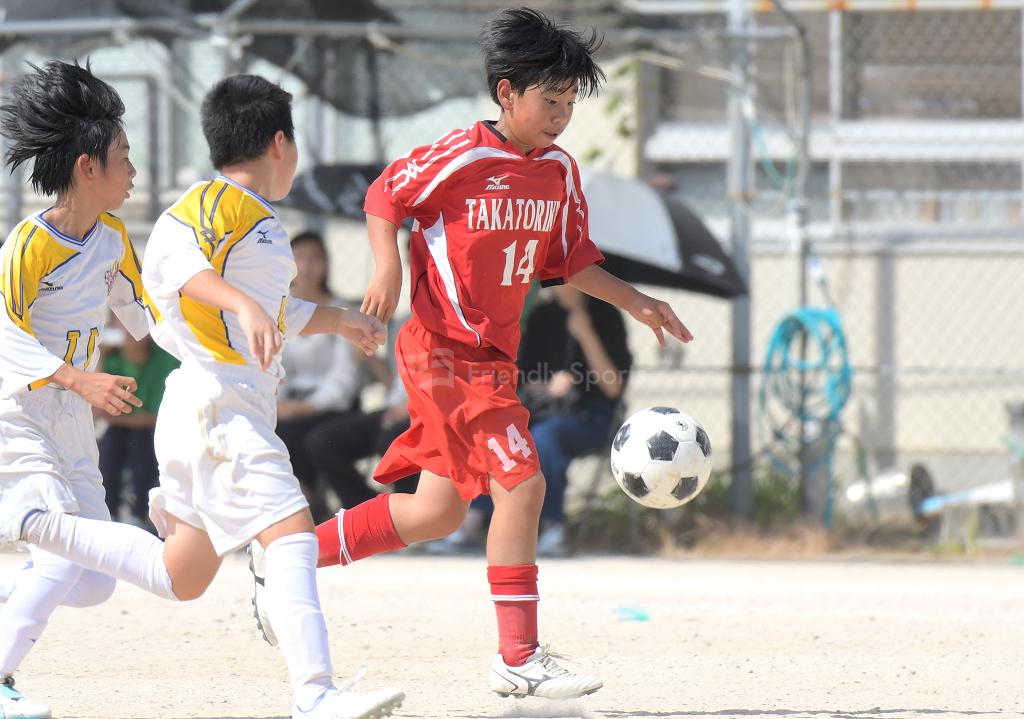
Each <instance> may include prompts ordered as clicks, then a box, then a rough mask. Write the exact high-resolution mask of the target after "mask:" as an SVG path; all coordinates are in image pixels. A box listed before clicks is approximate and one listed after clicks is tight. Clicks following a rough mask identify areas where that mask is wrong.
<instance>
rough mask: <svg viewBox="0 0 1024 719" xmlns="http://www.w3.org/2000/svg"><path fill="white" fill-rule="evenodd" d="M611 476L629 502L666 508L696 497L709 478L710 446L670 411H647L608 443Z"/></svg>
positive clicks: (688, 421)
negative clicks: (609, 446) (610, 448)
mask: <svg viewBox="0 0 1024 719" xmlns="http://www.w3.org/2000/svg"><path fill="white" fill-rule="evenodd" d="M612 474H613V475H615V481H616V482H618V483H619V486H620V487H622V491H623V492H625V493H626V494H627V495H628V496H629V498H630V499H632V500H634V501H636V502H639V503H640V504H642V505H644V506H645V507H652V508H654V509H670V508H672V507H678V506H680V505H683V504H686V503H687V502H689V501H690V500H691V499H693V498H694V497H696V496H697V495H698V494H700V491H701V490H702V489H704V486H705V485H706V484H707V483H708V477H710V476H711V441H710V440H709V439H708V433H707V432H705V431H704V428H703V427H701V426H700V425H699V424H698V423H697V421H696V420H695V419H694V418H693V417H691V416H690V415H688V414H684V413H683V412H680V411H679V410H677V409H673V408H672V407H650V408H649V409H644V410H641V411H639V412H637V413H636V414H634V415H633V416H632V417H630V418H629V419H627V420H626V421H625V423H623V425H622V427H621V428H619V431H618V432H617V433H616V435H615V439H614V440H613V441H612Z"/></svg>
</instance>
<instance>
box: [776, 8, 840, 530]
mask: <svg viewBox="0 0 1024 719" xmlns="http://www.w3.org/2000/svg"><path fill="white" fill-rule="evenodd" d="M772 2H773V3H774V4H775V8H776V9H777V10H778V11H779V13H780V14H781V15H782V16H783V18H785V20H786V21H787V22H788V23H789V24H790V26H792V28H793V29H794V30H795V31H796V43H795V47H794V50H795V54H796V75H797V82H799V88H800V135H799V137H800V146H799V148H798V150H797V152H798V156H797V164H796V184H795V187H794V193H793V197H792V199H791V200H790V203H789V215H790V222H791V223H792V225H793V230H794V232H795V233H796V241H797V247H798V248H799V256H800V271H799V276H800V307H806V306H807V304H808V302H809V299H810V289H809V286H808V285H809V283H808V267H809V265H810V261H811V245H810V241H809V240H808V237H807V203H808V198H807V180H808V177H809V176H810V159H811V158H810V152H811V144H810V138H811V64H810V62H809V57H810V51H809V49H808V47H807V32H806V30H805V29H804V27H803V25H801V24H800V22H799V21H798V20H797V19H796V17H794V16H793V14H792V13H790V12H789V11H788V10H787V9H786V7H785V6H784V5H783V4H782V1H781V0H772ZM806 366H807V334H806V333H803V334H801V336H800V417H799V432H800V437H799V440H800V455H799V461H800V488H801V492H802V494H803V497H804V503H805V504H804V506H805V509H815V510H817V509H819V508H818V507H815V506H814V505H815V504H817V502H809V501H808V500H809V499H810V498H811V497H820V498H821V499H822V500H823V502H822V505H823V506H822V507H820V509H821V510H822V511H823V516H822V518H823V520H824V522H825V524H826V525H828V524H829V521H830V518H829V516H828V515H829V505H830V502H829V496H828V495H829V492H830V487H829V485H830V484H831V478H830V476H829V472H828V469H827V467H826V468H825V470H826V471H824V472H816V473H815V476H814V477H812V476H811V473H810V471H809V464H810V461H809V459H810V458H809V456H808V455H809V453H810V452H811V451H814V453H815V455H818V454H820V452H822V451H825V450H824V448H823V447H821V446H818V447H810V446H808V443H807V432H808V427H807V422H806V415H807V413H806V411H805V410H806V407H807V394H808V389H807V370H806ZM827 431H828V429H827V428H822V429H821V430H820V432H821V433H822V434H824V433H826V432H827ZM816 461H818V462H820V457H818V458H816ZM818 482H821V483H824V484H825V486H824V487H821V486H819V487H812V486H811V484H812V483H818Z"/></svg>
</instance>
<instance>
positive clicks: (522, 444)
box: [487, 424, 533, 472]
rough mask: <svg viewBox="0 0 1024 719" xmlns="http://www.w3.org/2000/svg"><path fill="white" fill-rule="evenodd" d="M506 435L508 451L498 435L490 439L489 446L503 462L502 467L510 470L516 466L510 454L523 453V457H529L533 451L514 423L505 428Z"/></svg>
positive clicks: (506, 470)
mask: <svg viewBox="0 0 1024 719" xmlns="http://www.w3.org/2000/svg"><path fill="white" fill-rule="evenodd" d="M505 435H506V436H507V438H508V451H507V452H506V451H505V448H504V447H502V446H501V442H499V441H498V438H497V437H491V438H490V439H488V440H487V447H488V448H489V449H490V450H491V451H492V452H494V454H495V456H496V457H497V458H498V461H499V462H501V469H502V470H503V471H505V472H508V471H510V470H511V469H512V468H514V467H515V466H516V461H515V460H514V459H512V457H511V456H509V455H516V454H521V455H522V456H523V459H527V458H529V457H530V456H531V455H532V454H533V452H532V451H531V450H530V443H529V442H527V441H526V439H525V438H524V437H523V435H522V434H521V433H520V432H519V430H518V429H516V426H515V425H514V424H510V425H509V426H508V427H506V428H505Z"/></svg>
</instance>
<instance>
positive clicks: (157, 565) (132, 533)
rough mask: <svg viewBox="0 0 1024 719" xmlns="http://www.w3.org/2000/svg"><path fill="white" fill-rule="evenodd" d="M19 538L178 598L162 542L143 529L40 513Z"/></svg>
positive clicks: (23, 529)
mask: <svg viewBox="0 0 1024 719" xmlns="http://www.w3.org/2000/svg"><path fill="white" fill-rule="evenodd" d="M21 536H22V537H23V538H24V539H25V541H27V542H29V543H31V544H35V545H37V546H38V547H40V548H41V549H45V550H46V551H47V552H52V553H53V554H57V555H59V556H61V557H64V558H65V559H69V560H71V561H72V562H74V563H75V564H79V565H81V566H82V567H84V568H85V569H91V570H93V571H94V572H101V573H103V574H109V575H110V576H112V577H116V578H117V579H121V580H123V581H126V582H130V583H132V584H134V585H135V586H137V587H141V588H142V589H145V590H146V591H147V592H152V593H153V594H155V595H157V596H158V597H163V598H164V599H177V597H175V596H174V591H173V590H172V589H171V576H170V575H169V574H168V573H167V567H166V566H165V565H164V543H163V542H161V541H160V540H159V539H157V538H156V537H154V536H153V535H152V534H150V533H149V532H147V531H146V530H144V529H139V528H138V527H133V526H131V525H129V524H121V523H120V522H105V521H100V520H97V519H85V518H83V517H76V516H74V515H71V514H62V513H61V512H50V511H45V512H36V513H35V514H31V515H29V516H28V517H27V518H26V519H25V524H24V525H23V526H22V532H21Z"/></svg>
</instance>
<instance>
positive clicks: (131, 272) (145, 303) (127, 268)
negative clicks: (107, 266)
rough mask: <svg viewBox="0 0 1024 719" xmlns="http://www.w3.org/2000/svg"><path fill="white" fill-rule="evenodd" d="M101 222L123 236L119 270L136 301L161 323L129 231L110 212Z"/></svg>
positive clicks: (101, 218)
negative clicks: (145, 282) (147, 290)
mask: <svg viewBox="0 0 1024 719" xmlns="http://www.w3.org/2000/svg"><path fill="white" fill-rule="evenodd" d="M100 221H101V222H103V224H105V225H106V226H107V227H110V228H112V229H114V230H117V231H118V232H119V233H120V234H121V241H122V242H123V243H124V256H123V257H122V258H121V264H120V265H119V266H118V270H119V271H120V273H121V274H122V275H123V276H124V278H125V279H126V280H128V284H130V285H131V286H132V293H133V294H134V296H135V299H136V301H138V302H141V303H142V307H143V309H146V310H148V311H149V314H150V316H151V317H152V318H153V321H154V322H159V321H160V311H159V310H158V309H157V308H156V306H154V305H153V302H152V301H151V300H150V299H149V293H147V292H146V288H145V287H144V286H143V284H142V263H141V262H139V255H138V253H136V252H135V245H133V244H132V241H131V240H130V239H129V237H128V229H127V228H126V227H125V226H124V222H123V221H122V220H121V219H120V218H119V217H117V216H116V215H112V214H110V213H109V212H104V213H103V214H102V215H100Z"/></svg>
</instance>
